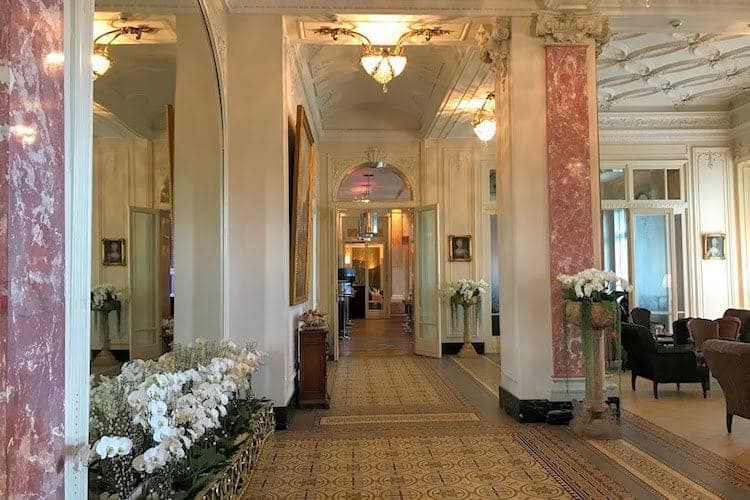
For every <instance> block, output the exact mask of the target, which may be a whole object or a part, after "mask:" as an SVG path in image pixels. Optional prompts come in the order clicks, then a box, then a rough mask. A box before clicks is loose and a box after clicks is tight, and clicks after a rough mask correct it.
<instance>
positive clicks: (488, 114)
mask: <svg viewBox="0 0 750 500" xmlns="http://www.w3.org/2000/svg"><path fill="white" fill-rule="evenodd" d="M494 100H495V93H494V92H488V93H487V97H485V98H484V102H483V103H482V107H481V108H479V109H478V110H477V112H476V114H475V115H474V119H473V120H472V121H471V126H472V128H473V129H474V133H475V134H476V135H477V137H479V139H480V140H482V141H484V142H487V141H489V140H490V139H492V138H493V137H495V131H496V130H497V123H496V122H495V107H494V106H492V109H486V108H487V104H488V103H489V102H490V101H493V102H494Z"/></svg>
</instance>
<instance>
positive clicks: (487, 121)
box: [474, 117, 497, 142]
mask: <svg viewBox="0 0 750 500" xmlns="http://www.w3.org/2000/svg"><path fill="white" fill-rule="evenodd" d="M496 130H497V124H496V123H495V120H494V119H492V118H486V117H485V118H483V119H482V120H480V121H479V122H475V123H474V133H475V134H476V135H477V137H479V139H480V140H482V141H484V142H487V141H489V140H491V139H492V138H493V137H495V131H496Z"/></svg>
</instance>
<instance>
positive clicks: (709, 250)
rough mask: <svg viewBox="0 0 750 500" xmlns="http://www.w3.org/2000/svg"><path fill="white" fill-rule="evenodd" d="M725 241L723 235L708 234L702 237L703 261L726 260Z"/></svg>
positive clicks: (724, 235) (725, 237) (725, 236)
mask: <svg viewBox="0 0 750 500" xmlns="http://www.w3.org/2000/svg"><path fill="white" fill-rule="evenodd" d="M726 240H727V235H726V234H724V233H709V234H704V235H703V258H704V259H705V260H713V259H720V260H723V259H726V258H727V257H726V253H725V252H726Z"/></svg>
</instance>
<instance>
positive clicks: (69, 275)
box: [63, 0, 94, 500]
mask: <svg viewBox="0 0 750 500" xmlns="http://www.w3.org/2000/svg"><path fill="white" fill-rule="evenodd" d="M64 15H65V28H64V42H63V44H64V48H63V51H64V56H65V61H66V64H65V66H64V78H65V109H64V114H65V130H64V134H65V154H64V157H65V431H64V432H65V498H70V499H74V500H75V499H85V498H88V468H87V467H86V464H87V461H86V458H85V457H86V453H85V452H88V446H89V444H88V442H89V359H90V350H89V349H90V345H89V344H90V342H91V337H90V335H82V334H81V332H88V331H90V326H91V325H90V322H91V312H90V310H89V309H90V304H89V301H90V293H91V244H90V242H91V205H92V199H91V182H92V171H93V168H92V142H93V111H92V110H93V105H92V103H93V102H94V92H93V90H94V84H93V80H92V79H91V66H90V65H91V62H90V60H89V54H90V53H91V40H92V37H93V23H92V19H93V18H94V2H93V0H69V1H66V2H65V7H64Z"/></svg>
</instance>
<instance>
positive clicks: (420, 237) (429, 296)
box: [413, 205, 442, 358]
mask: <svg viewBox="0 0 750 500" xmlns="http://www.w3.org/2000/svg"><path fill="white" fill-rule="evenodd" d="M439 227H440V219H439V212H438V206H437V205H429V206H426V207H422V208H418V209H417V210H416V217H415V231H414V234H415V245H416V250H415V252H414V253H415V255H414V266H415V276H416V283H415V286H414V312H413V314H414V352H415V353H416V354H420V355H422V356H431V357H434V358H439V357H440V356H441V354H442V349H441V345H440V317H441V311H440V305H441V302H440V292H439V290H440V236H439V230H438V228H439Z"/></svg>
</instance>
